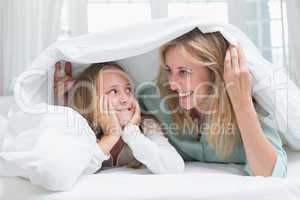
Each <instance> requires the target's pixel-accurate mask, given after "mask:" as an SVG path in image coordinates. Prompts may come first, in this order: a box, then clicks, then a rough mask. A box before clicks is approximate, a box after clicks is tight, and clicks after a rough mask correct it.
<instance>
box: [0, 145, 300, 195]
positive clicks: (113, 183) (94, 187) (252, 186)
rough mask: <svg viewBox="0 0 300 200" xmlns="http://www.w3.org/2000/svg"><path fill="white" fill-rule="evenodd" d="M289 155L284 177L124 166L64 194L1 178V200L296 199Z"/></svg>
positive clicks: (229, 168)
mask: <svg viewBox="0 0 300 200" xmlns="http://www.w3.org/2000/svg"><path fill="white" fill-rule="evenodd" d="M287 152H288V160H289V161H288V162H289V163H288V175H287V177H286V178H276V177H267V178H266V177H250V176H245V175H244V174H243V171H242V167H243V166H242V165H236V164H217V163H200V162H188V163H186V170H185V173H183V174H178V175H175V174H174V175H153V174H150V173H149V171H148V170H146V169H138V170H134V169H128V168H126V167H122V168H113V169H107V170H102V171H100V172H99V173H97V174H93V175H86V176H83V177H81V178H80V179H79V181H78V182H77V184H76V185H75V186H74V187H73V189H72V190H70V191H68V192H48V191H46V190H44V189H42V188H40V187H38V186H34V185H32V184H31V183H30V182H28V181H27V180H25V179H22V178H2V177H1V178H0V199H1V200H19V199H20V200H21V199H22V200H96V199H97V200H99V199H111V200H120V199H122V200H127V199H160V200H161V199H172V200H176V199H184V200H189V199H222V200H225V199H228V200H229V199H230V200H235V199H243V200H246V199H249V200H250V199H251V200H253V199H264V200H279V199H285V200H299V199H300V170H299V169H300V152H292V151H290V150H287Z"/></svg>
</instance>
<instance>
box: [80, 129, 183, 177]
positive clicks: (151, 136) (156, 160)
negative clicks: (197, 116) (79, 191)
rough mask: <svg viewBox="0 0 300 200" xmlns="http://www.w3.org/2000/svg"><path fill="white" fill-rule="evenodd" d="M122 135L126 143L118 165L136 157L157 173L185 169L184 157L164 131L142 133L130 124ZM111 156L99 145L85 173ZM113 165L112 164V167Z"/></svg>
mask: <svg viewBox="0 0 300 200" xmlns="http://www.w3.org/2000/svg"><path fill="white" fill-rule="evenodd" d="M121 137H122V139H123V141H124V142H125V143H126V145H125V146H124V147H123V148H122V150H121V151H120V153H119V155H118V157H117V162H116V166H124V165H126V164H128V162H130V161H132V160H133V159H136V160H138V161H139V162H140V163H142V164H143V165H145V166H146V167H147V168H148V169H149V170H150V171H151V172H152V173H155V174H165V173H181V172H183V171H184V161H183V159H182V157H181V156H180V155H179V153H178V152H177V151H176V149H175V148H174V147H173V146H172V145H171V144H170V143H169V142H168V139H167V138H166V137H164V136H163V133H162V132H155V131H151V132H147V133H142V132H141V130H140V128H139V127H138V126H136V125H132V124H129V125H127V126H126V127H125V128H124V129H123V131H122V135H121ZM110 158H111V156H110V155H106V154H105V153H104V152H103V151H102V150H101V148H100V147H98V149H97V150H96V152H95V155H94V157H93V159H92V160H91V162H90V164H89V166H88V167H87V168H86V170H85V173H89V174H90V173H93V172H96V171H97V170H99V169H100V168H101V166H103V164H104V162H106V163H107V160H109V159H110ZM111 163H112V161H111ZM112 166H113V165H112V164H110V167H112Z"/></svg>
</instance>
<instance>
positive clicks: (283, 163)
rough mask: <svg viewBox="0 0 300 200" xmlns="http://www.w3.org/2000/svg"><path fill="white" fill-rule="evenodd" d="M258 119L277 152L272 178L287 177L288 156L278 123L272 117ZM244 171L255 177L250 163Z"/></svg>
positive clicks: (260, 116)
mask: <svg viewBox="0 0 300 200" xmlns="http://www.w3.org/2000/svg"><path fill="white" fill-rule="evenodd" d="M258 117H259V121H260V123H261V127H262V130H263V132H264V134H265V136H266V137H267V139H268V140H269V141H270V142H271V144H272V145H273V147H274V148H275V149H276V151H277V158H276V162H275V165H274V168H273V172H272V177H285V176H286V175H287V155H286V152H285V150H284V148H283V145H282V141H281V138H280V136H279V133H278V131H277V130H276V123H275V122H274V120H273V119H272V118H271V117H270V115H268V116H262V115H258ZM244 170H245V172H246V173H247V174H248V175H250V176H252V175H253V173H252V171H251V169H250V165H249V163H248V161H247V162H246V165H245V167H244Z"/></svg>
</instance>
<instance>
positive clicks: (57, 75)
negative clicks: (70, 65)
mask: <svg viewBox="0 0 300 200" xmlns="http://www.w3.org/2000/svg"><path fill="white" fill-rule="evenodd" d="M61 78H62V77H61V64H60V62H57V63H55V71H54V85H55V84H56V83H57V82H59V81H60V80H61Z"/></svg>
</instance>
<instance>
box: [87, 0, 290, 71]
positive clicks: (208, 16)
mask: <svg viewBox="0 0 300 200" xmlns="http://www.w3.org/2000/svg"><path fill="white" fill-rule="evenodd" d="M88 2H89V4H88V19H89V21H88V27H89V32H96V31H103V30H107V29H110V28H114V27H117V26H123V25H128V24H131V23H137V22H141V21H147V20H150V19H154V18H161V17H176V16H196V17H199V19H200V20H203V22H217V23H218V22H221V23H231V24H234V25H236V26H238V27H239V28H240V29H242V30H243V31H244V32H246V34H247V35H248V36H249V37H250V39H251V40H252V41H253V43H254V44H255V45H256V46H257V47H258V48H259V49H260V51H261V53H262V55H263V56H264V57H265V58H266V59H268V60H269V61H271V62H273V63H274V64H275V65H278V66H287V65H288V59H287V58H288V48H287V46H288V40H287V36H288V34H287V16H286V3H285V0H239V1H237V0H88Z"/></svg>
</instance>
